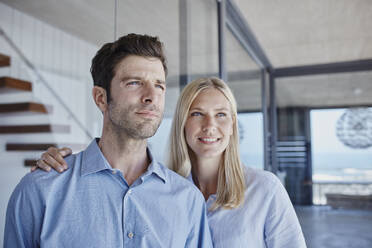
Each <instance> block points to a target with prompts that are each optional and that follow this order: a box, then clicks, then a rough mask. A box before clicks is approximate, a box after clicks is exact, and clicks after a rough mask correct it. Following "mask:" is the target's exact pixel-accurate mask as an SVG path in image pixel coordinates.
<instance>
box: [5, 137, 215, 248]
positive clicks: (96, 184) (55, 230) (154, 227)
mask: <svg viewBox="0 0 372 248" xmlns="http://www.w3.org/2000/svg"><path fill="white" fill-rule="evenodd" d="M148 153H149V155H150V157H151V154H150V152H149V151H148ZM151 159H152V162H151V164H150V165H149V167H148V170H147V171H146V172H145V173H144V174H143V175H142V176H141V177H139V178H138V179H137V180H136V181H135V182H134V183H133V184H132V185H131V186H128V184H127V183H126V181H125V179H124V177H123V175H122V173H121V172H120V171H119V170H115V169H112V167H111V166H110V165H109V164H108V162H107V161H106V159H105V158H104V156H103V154H102V153H101V151H100V149H99V148H98V146H97V143H96V141H95V140H93V141H92V143H91V144H90V145H89V147H88V148H87V149H86V150H85V151H83V152H81V153H79V154H76V155H72V156H69V157H68V158H67V159H66V161H67V163H68V166H69V169H68V170H67V171H66V172H64V173H62V174H59V173H57V172H55V171H51V172H49V173H47V172H44V171H41V170H38V171H36V172H33V173H29V174H27V175H26V176H25V177H24V178H23V179H22V180H21V182H20V183H19V184H18V185H17V187H16V189H15V190H14V192H13V194H12V196H11V198H10V201H9V204H8V209H7V216H6V226H5V234H4V235H5V238H4V247H69V248H72V247H79V248H82V247H89V248H92V247H100V248H102V247H105V248H106V247H115V248H118V247H126V248H127V247H151V248H153V247H167V248H168V247H192V248H195V247H203V248H205V247H212V241H211V236H210V231H209V227H208V222H207V217H206V208H205V204H204V198H203V196H202V194H201V193H200V192H199V190H198V189H197V188H196V187H195V186H194V185H192V184H191V183H190V182H189V181H187V180H186V179H184V178H182V177H181V176H179V175H177V174H176V173H174V172H172V171H170V170H169V169H167V168H165V167H164V166H163V165H161V164H160V163H158V162H157V161H156V160H155V159H154V158H151Z"/></svg>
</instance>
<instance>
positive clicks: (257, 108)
mask: <svg viewBox="0 0 372 248" xmlns="http://www.w3.org/2000/svg"><path fill="white" fill-rule="evenodd" d="M226 64H227V72H228V84H229V86H230V87H231V89H232V91H233V93H234V95H235V98H236V101H237V104H238V112H239V114H238V121H239V132H240V153H241V158H242V162H243V164H244V165H246V166H249V167H254V168H261V169H263V168H264V165H263V164H264V161H263V157H264V155H263V153H264V151H263V147H264V146H263V115H262V97H261V72H260V69H259V67H258V65H257V64H256V63H255V62H254V61H253V60H252V58H251V57H250V56H249V55H248V53H247V52H246V50H245V49H244V48H243V47H242V46H241V44H240V43H239V41H238V40H237V39H236V38H235V37H234V36H233V34H232V33H231V32H230V30H229V29H226Z"/></svg>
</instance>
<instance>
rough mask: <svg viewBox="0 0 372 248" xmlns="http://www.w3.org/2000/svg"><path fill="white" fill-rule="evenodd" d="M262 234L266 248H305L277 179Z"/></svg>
mask: <svg viewBox="0 0 372 248" xmlns="http://www.w3.org/2000/svg"><path fill="white" fill-rule="evenodd" d="M264 232H265V233H264V236H265V243H266V247H267V248H306V243H305V239H304V236H303V234H302V230H301V226H300V223H299V221H298V219H297V215H296V212H295V211H294V208H293V205H292V203H291V201H290V199H289V196H288V194H287V191H286V190H285V188H284V187H283V185H282V184H281V182H280V181H279V180H278V179H277V178H275V184H274V194H273V196H272V198H271V202H270V206H269V212H268V214H267V217H266V221H265V231H264Z"/></svg>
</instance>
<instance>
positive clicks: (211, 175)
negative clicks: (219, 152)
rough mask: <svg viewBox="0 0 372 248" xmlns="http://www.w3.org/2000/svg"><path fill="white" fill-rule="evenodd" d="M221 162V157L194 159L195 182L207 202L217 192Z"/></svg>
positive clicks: (193, 173)
mask: <svg viewBox="0 0 372 248" xmlns="http://www.w3.org/2000/svg"><path fill="white" fill-rule="evenodd" d="M221 160H222V158H221V157H217V158H196V159H192V165H193V166H192V175H193V180H194V182H195V185H196V186H197V187H198V188H199V190H200V191H201V192H202V193H203V195H204V198H205V200H206V201H207V200H208V198H209V196H210V195H212V194H216V192H217V183H218V169H219V165H220V164H221Z"/></svg>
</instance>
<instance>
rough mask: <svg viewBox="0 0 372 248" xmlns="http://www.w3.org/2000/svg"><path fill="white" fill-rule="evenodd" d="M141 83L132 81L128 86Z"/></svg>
mask: <svg viewBox="0 0 372 248" xmlns="http://www.w3.org/2000/svg"><path fill="white" fill-rule="evenodd" d="M139 83H140V82H139V81H130V82H128V83H127V85H128V86H131V85H138V84H139Z"/></svg>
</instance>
